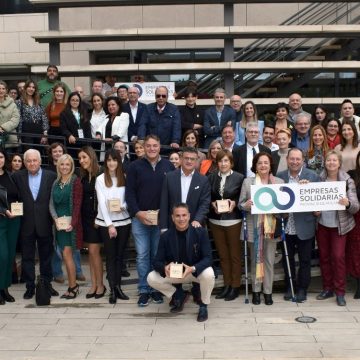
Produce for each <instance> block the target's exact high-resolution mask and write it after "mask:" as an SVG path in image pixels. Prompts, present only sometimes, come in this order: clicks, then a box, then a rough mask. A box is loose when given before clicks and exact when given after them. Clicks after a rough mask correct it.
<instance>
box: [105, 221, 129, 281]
mask: <svg viewBox="0 0 360 360" xmlns="http://www.w3.org/2000/svg"><path fill="white" fill-rule="evenodd" d="M130 229H131V224H128V225H124V226H118V227H116V231H117V236H116V238H112V239H110V237H109V230H108V228H107V227H103V226H100V237H101V239H102V241H103V242H104V251H105V258H106V272H107V279H108V282H109V286H110V288H113V287H115V286H117V285H119V286H120V285H121V270H122V267H123V258H124V252H125V248H126V245H127V242H128V240H129V235H130Z"/></svg>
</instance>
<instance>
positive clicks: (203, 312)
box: [196, 306, 208, 322]
mask: <svg viewBox="0 0 360 360" xmlns="http://www.w3.org/2000/svg"><path fill="white" fill-rule="evenodd" d="M207 319H208V311H207V307H206V306H200V307H199V312H198V316H197V319H196V320H197V321H198V322H203V321H206V320H207Z"/></svg>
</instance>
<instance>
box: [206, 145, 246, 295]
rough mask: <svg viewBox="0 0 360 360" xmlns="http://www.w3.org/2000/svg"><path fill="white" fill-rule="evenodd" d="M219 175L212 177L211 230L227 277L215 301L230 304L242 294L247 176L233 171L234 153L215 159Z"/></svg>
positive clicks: (210, 176) (224, 151)
mask: <svg viewBox="0 0 360 360" xmlns="http://www.w3.org/2000/svg"><path fill="white" fill-rule="evenodd" d="M216 163H217V166H218V171H217V172H215V173H212V174H210V175H209V182H210V186H211V206H210V214H209V222H210V228H211V231H212V234H213V237H214V241H215V245H216V249H217V251H218V253H219V256H220V265H221V269H222V272H223V276H224V288H223V291H222V292H221V293H220V294H218V295H217V296H216V299H225V301H231V300H234V299H236V298H237V297H238V296H239V293H240V285H241V242H240V230H241V212H240V210H239V208H238V207H237V204H238V200H239V196H240V191H241V185H242V182H243V180H244V176H243V175H242V174H239V173H238V172H236V171H233V170H231V169H232V167H233V165H234V161H233V156H232V153H231V151H229V150H220V151H219V152H218V153H217V155H216Z"/></svg>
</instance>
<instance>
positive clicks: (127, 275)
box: [121, 269, 131, 278]
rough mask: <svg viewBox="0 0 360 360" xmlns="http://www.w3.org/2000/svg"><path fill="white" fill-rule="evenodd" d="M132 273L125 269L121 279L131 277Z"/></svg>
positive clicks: (122, 271)
mask: <svg viewBox="0 0 360 360" xmlns="http://www.w3.org/2000/svg"><path fill="white" fill-rule="evenodd" d="M130 275H131V274H130V273H129V272H128V271H127V270H126V269H123V270H121V277H126V278H127V277H130Z"/></svg>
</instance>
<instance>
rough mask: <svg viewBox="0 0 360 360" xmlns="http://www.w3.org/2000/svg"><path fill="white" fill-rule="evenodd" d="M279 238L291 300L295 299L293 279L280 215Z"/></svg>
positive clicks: (282, 219)
mask: <svg viewBox="0 0 360 360" xmlns="http://www.w3.org/2000/svg"><path fill="white" fill-rule="evenodd" d="M281 240H282V242H283V245H284V253H285V259H286V267H287V270H288V275H289V282H290V288H291V300H292V301H296V300H295V293H294V285H293V279H292V276H291V269H290V261H289V253H288V250H287V245H286V236H285V225H284V217H283V216H282V217H281Z"/></svg>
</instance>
